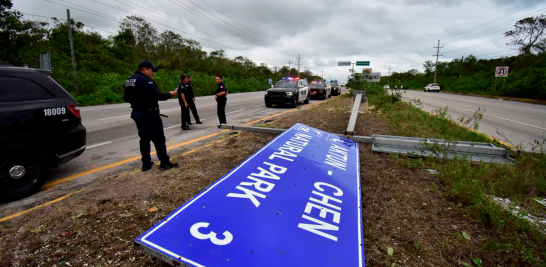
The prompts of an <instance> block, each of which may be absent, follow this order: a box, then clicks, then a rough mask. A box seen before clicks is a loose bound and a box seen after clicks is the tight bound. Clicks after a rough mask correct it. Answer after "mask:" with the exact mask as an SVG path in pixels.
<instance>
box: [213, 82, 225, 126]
mask: <svg viewBox="0 0 546 267" xmlns="http://www.w3.org/2000/svg"><path fill="white" fill-rule="evenodd" d="M216 84H218V87H216V96H215V97H214V99H216V103H217V105H218V107H217V109H216V111H217V113H218V119H219V120H220V124H226V102H227V89H226V85H225V84H224V83H223V82H222V76H220V75H218V76H216ZM218 127H220V126H218Z"/></svg>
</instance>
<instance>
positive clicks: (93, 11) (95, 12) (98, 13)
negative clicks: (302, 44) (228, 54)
mask: <svg viewBox="0 0 546 267" xmlns="http://www.w3.org/2000/svg"><path fill="white" fill-rule="evenodd" d="M44 1H46V2H50V3H53V4H57V5H60V6H64V7H70V8H73V7H71V6H67V5H64V4H60V3H55V2H52V1H50V0H44ZM58 1H63V2H67V1H65V0H58ZM69 3H70V2H69ZM70 4H71V5H75V6H79V5H76V4H73V3H70ZM79 7H81V6H79ZM82 8H85V9H88V10H91V11H92V12H88V11H85V10H81V9H77V8H74V9H76V10H79V11H82V12H86V13H89V14H93V15H97V16H101V17H105V16H108V15H107V14H104V13H102V12H98V11H96V10H92V9H90V8H87V7H82ZM118 10H120V9H118ZM120 11H123V12H126V13H128V14H130V15H134V14H132V13H130V12H128V11H126V10H120ZM105 18H106V17H105ZM111 20H115V21H117V22H119V21H120V20H119V19H111ZM150 21H152V22H155V23H157V24H159V25H162V26H165V27H167V28H171V29H173V30H174V31H178V32H182V33H185V34H187V35H191V36H194V37H196V38H199V39H202V40H205V41H207V42H210V43H213V44H216V45H219V46H223V47H226V48H229V49H232V50H236V51H239V52H240V53H244V54H248V55H252V56H255V57H257V58H261V59H265V60H267V61H270V62H273V60H271V59H266V58H263V57H260V56H256V55H254V54H251V53H247V52H243V51H241V49H237V48H233V47H230V46H227V45H224V44H220V43H218V42H215V41H212V40H209V39H207V38H204V37H201V36H198V35H195V34H192V33H189V32H186V31H182V30H179V29H177V28H174V27H172V26H169V25H166V24H163V23H159V22H157V21H153V20H150Z"/></svg>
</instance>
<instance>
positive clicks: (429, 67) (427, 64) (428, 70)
mask: <svg viewBox="0 0 546 267" xmlns="http://www.w3.org/2000/svg"><path fill="white" fill-rule="evenodd" d="M423 68H424V69H425V73H426V74H430V73H433V72H434V63H432V61H430V60H427V61H425V63H424V64H423Z"/></svg>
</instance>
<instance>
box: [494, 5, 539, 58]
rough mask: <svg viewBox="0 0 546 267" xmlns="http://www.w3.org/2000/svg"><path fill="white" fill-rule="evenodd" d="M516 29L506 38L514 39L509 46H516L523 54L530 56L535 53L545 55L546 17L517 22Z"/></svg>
mask: <svg viewBox="0 0 546 267" xmlns="http://www.w3.org/2000/svg"><path fill="white" fill-rule="evenodd" d="M514 27H515V29H514V30H511V31H507V32H505V33H504V36H507V37H512V41H511V42H510V43H508V44H509V45H516V46H518V47H519V48H518V49H519V51H520V53H521V54H525V55H529V54H531V53H532V52H533V51H535V52H537V53H544V50H545V49H546V33H545V32H544V31H545V29H546V16H545V15H540V16H537V17H528V18H524V19H522V20H519V21H518V22H516V25H514Z"/></svg>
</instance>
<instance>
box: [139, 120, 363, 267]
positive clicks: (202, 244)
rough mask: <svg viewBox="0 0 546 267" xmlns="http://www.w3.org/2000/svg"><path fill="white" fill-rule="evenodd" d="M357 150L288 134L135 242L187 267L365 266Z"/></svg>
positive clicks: (302, 129)
mask: <svg viewBox="0 0 546 267" xmlns="http://www.w3.org/2000/svg"><path fill="white" fill-rule="evenodd" d="M360 194H361V191H360V164H359V152H358V144H357V143H355V142H353V141H351V140H348V139H344V138H341V137H339V136H337V135H334V134H330V133H327V132H324V131H321V130H318V129H315V128H312V127H309V126H306V125H303V124H299V123H298V124H296V125H294V126H292V128H290V129H289V130H286V131H285V132H283V133H282V134H280V135H279V136H277V137H276V138H275V139H273V140H272V141H271V142H269V143H268V144H267V145H266V146H264V147H263V148H261V149H260V150H259V151H258V152H256V153H255V154H254V155H252V156H250V157H249V158H248V159H246V160H245V161H244V162H243V163H241V164H240V165H239V166H237V167H236V168H235V169H233V170H231V171H230V172H229V173H228V174H226V175H225V176H223V177H222V178H220V179H219V180H218V181H216V182H215V183H214V184H212V185H211V186H209V187H208V188H207V189H205V190H204V191H203V192H201V193H199V195H197V196H196V197H194V198H193V199H191V200H190V201H188V202H187V203H185V204H184V205H182V206H181V207H179V208H178V209H176V210H175V211H173V212H172V213H171V214H170V215H168V216H167V217H166V218H165V219H163V220H162V221H160V222H159V223H157V224H156V225H155V226H153V227H152V228H151V229H149V230H148V231H146V232H145V233H144V234H142V235H141V236H139V237H138V238H137V239H136V241H135V243H136V246H137V247H139V248H140V249H143V250H145V251H147V252H148V253H150V254H152V255H154V256H156V257H158V258H160V259H162V260H164V261H166V262H168V263H170V264H177V263H185V264H188V265H191V266H364V238H363V231H362V209H361V203H362V201H361V198H360Z"/></svg>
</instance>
